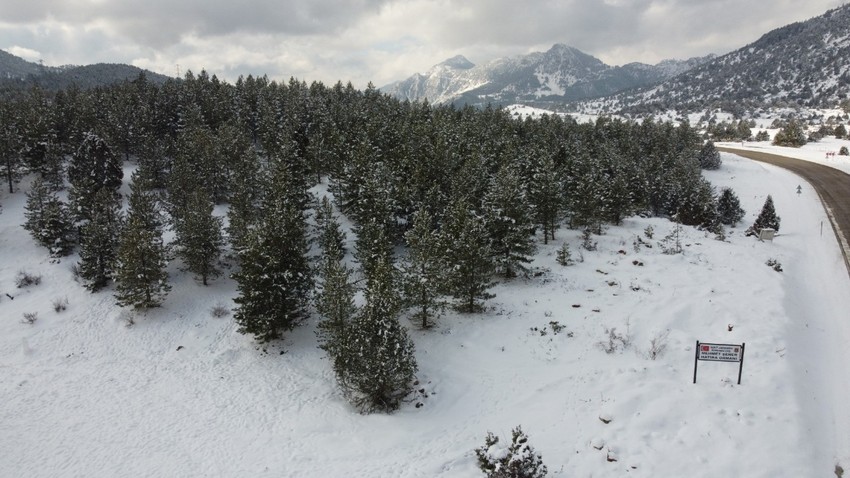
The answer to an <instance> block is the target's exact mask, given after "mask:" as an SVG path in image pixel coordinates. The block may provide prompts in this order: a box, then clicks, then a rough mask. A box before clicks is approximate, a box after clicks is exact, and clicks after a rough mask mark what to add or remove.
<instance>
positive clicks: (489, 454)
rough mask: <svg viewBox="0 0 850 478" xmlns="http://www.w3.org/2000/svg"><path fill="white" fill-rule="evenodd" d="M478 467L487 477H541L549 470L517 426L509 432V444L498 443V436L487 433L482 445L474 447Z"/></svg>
mask: <svg viewBox="0 0 850 478" xmlns="http://www.w3.org/2000/svg"><path fill="white" fill-rule="evenodd" d="M475 455H476V457H478V468H479V469H480V470H481V471H483V472H484V474H485V475H487V478H543V477H545V476H546V474H547V473H548V472H549V470H548V469H547V468H546V465H544V464H543V457H542V456H540V454H538V453H535V451H534V448H533V447H532V446H531V444H529V443H528V436H527V435H526V434H525V433H524V432H523V431H522V427H520V426H517V427H516V428H514V429H513V431H512V434H511V444H510V445H508V446H507V447H504V446H503V445H500V443H499V437H498V436H495V435H493V433H489V432H488V433H487V437H486V438H485V440H484V446H481V447H479V448H476V449H475Z"/></svg>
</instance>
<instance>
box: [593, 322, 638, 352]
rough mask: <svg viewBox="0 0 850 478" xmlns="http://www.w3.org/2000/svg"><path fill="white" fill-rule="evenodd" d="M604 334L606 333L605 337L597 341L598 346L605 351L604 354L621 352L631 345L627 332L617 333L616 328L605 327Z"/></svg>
mask: <svg viewBox="0 0 850 478" xmlns="http://www.w3.org/2000/svg"><path fill="white" fill-rule="evenodd" d="M605 335H607V336H608V337H607V339H606V340H603V341H601V342H599V343H598V344H597V345H599V348H601V349H602V350H604V351H605V353H606V354H612V353H614V352H621V351H623V350H625V349H627V348H629V345H631V343H632V340H631V338H630V337H629V334H628V333H627V334H625V335H623V334H620V333H617V328H616V327H612V328H610V329H609V328H606V329H605Z"/></svg>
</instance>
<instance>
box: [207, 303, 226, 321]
mask: <svg viewBox="0 0 850 478" xmlns="http://www.w3.org/2000/svg"><path fill="white" fill-rule="evenodd" d="M210 315H212V316H213V317H215V318H216V319H220V318H222V317H227V316H228V315H230V309H229V308H228V307H227V306H226V305H224V303H223V302H218V303H217V304H215V305H214V306H212V308H210Z"/></svg>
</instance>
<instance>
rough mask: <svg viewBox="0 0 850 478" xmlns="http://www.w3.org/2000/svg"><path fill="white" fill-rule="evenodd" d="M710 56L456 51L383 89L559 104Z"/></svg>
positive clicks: (446, 99)
mask: <svg viewBox="0 0 850 478" xmlns="http://www.w3.org/2000/svg"><path fill="white" fill-rule="evenodd" d="M712 58H714V56H713V55H710V56H707V57H703V58H692V59H689V60H685V61H678V60H664V61H662V62H661V63H659V64H657V65H646V64H643V63H629V64H627V65H623V66H610V65H606V64H605V63H603V62H602V61H601V60H599V59H598V58H595V57H593V56H591V55H588V54H586V53H584V52H582V51H580V50H578V49H576V48H573V47H570V46H567V45H563V44H555V45H554V46H552V48H550V49H549V50H548V51H546V52H533V53H529V54H527V55H517V56H512V57H504V58H497V59H495V60H492V61H490V62H488V63H485V64H483V65H474V64H473V63H472V62H470V61H469V60H467V59H466V58H465V57H463V56H460V55H458V56H455V57H453V58H450V59H448V60H446V61H444V62H442V63H439V64H437V65H435V66H433V67H432V68H431V69H429V70H428V71H427V72H426V73H425V74H420V73H416V74H414V75H413V76H411V77H409V78H407V79H405V80H402V81H397V82H394V83H391V84H389V85H386V86H384V87H382V88H381V91H383V92H385V93H388V94H391V95H393V96H396V97H398V98H401V99H407V100H411V101H417V100H425V99H427V100H428V101H429V102H431V103H451V102H455V103H464V104H474V105H483V104H487V103H495V104H510V103H534V104H541V105H542V104H558V103H565V102H569V101H575V100H581V99H587V98H597V97H602V96H606V95H610V94H613V93H616V92H620V91H624V90H627V89H631V88H636V87H641V86H647V85H653V84H657V83H659V82H661V81H663V80H665V79H667V78H670V77H671V76H673V75H676V74H679V73H681V72H683V71H687V70H689V69H691V68H693V67H694V66H696V65H699V64H702V63H703V62H705V61H708V60H710V59H712Z"/></svg>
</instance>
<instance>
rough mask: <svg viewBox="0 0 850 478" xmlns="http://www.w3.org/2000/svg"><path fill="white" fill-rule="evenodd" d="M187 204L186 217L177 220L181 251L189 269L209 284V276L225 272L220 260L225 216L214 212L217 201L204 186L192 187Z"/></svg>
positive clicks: (179, 253) (176, 225) (177, 237)
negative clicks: (214, 204)
mask: <svg viewBox="0 0 850 478" xmlns="http://www.w3.org/2000/svg"><path fill="white" fill-rule="evenodd" d="M186 206H187V208H186V211H184V212H183V213H182V214H181V215H180V216H181V218H182V219H181V220H180V221H178V222H176V223H175V224H174V230H175V232H176V244H177V254H178V255H179V256H180V257H181V258H182V259H183V262H184V264H185V265H186V270H188V271H190V272H192V273H193V274H195V276H196V278H199V279H200V280H201V282H202V283H203V284H204V285H207V281H208V279H210V278H215V277H218V276H219V275H221V270H219V269H218V267H217V266H216V264H217V262H218V259H219V257H220V256H221V251H222V247H223V246H224V239H223V237H222V234H221V227H222V219H221V218H220V217H217V216H214V215H213V203H212V201H211V200H210V198H209V195H208V194H207V193H206V191H204V190H203V189H200V188H198V189H196V190H195V191H192V192H191V193H190V194H189V196H188V198H187V204H186Z"/></svg>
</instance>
